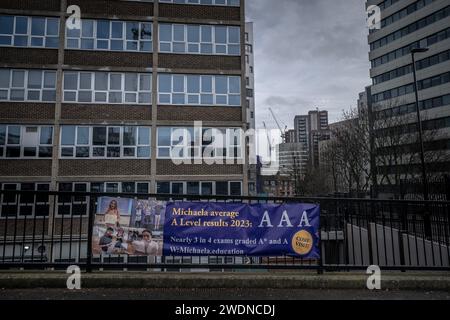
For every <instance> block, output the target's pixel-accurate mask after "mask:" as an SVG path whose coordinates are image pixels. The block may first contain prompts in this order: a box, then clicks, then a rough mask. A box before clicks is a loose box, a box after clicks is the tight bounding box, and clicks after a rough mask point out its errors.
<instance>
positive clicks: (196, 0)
mask: <svg viewBox="0 0 450 320" xmlns="http://www.w3.org/2000/svg"><path fill="white" fill-rule="evenodd" d="M159 2H160V3H175V4H200V5H215V6H230V7H239V6H240V4H241V1H240V0H159Z"/></svg>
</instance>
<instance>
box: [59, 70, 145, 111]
mask: <svg viewBox="0 0 450 320" xmlns="http://www.w3.org/2000/svg"><path fill="white" fill-rule="evenodd" d="M151 87H152V75H151V74H150V73H145V74H144V73H109V72H79V71H77V72H69V71H66V72H64V86H63V88H64V89H63V90H64V96H63V101H64V102H79V103H109V104H116V103H120V104H151V101H152V93H151V90H152V89H151Z"/></svg>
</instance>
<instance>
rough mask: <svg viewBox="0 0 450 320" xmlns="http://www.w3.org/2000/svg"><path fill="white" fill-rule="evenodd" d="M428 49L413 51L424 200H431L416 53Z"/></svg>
mask: <svg viewBox="0 0 450 320" xmlns="http://www.w3.org/2000/svg"><path fill="white" fill-rule="evenodd" d="M427 51H428V48H415V49H412V50H411V56H412V63H413V75H414V93H415V96H416V113H417V126H418V129H419V144H420V161H421V164H422V184H423V199H424V200H429V195H428V182H427V173H426V168H425V151H424V147H423V127H422V119H421V116H420V109H419V91H418V88H417V75H416V59H415V54H416V53H423V52H427Z"/></svg>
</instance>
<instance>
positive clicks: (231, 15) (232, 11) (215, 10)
mask: <svg viewBox="0 0 450 320" xmlns="http://www.w3.org/2000/svg"><path fill="white" fill-rule="evenodd" d="M159 16H160V17H163V18H181V19H187V18H189V19H210V20H220V21H234V22H239V21H240V19H241V9H240V8H236V7H222V6H198V5H183V4H177V5H172V4H167V3H160V4H159Z"/></svg>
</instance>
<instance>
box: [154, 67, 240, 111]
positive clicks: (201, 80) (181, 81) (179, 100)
mask: <svg viewBox="0 0 450 320" xmlns="http://www.w3.org/2000/svg"><path fill="white" fill-rule="evenodd" d="M158 102H159V103H160V104H173V105H185V104H188V105H228V106H240V105H241V78H240V77H236V76H212V75H175V74H159V75H158Z"/></svg>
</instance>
